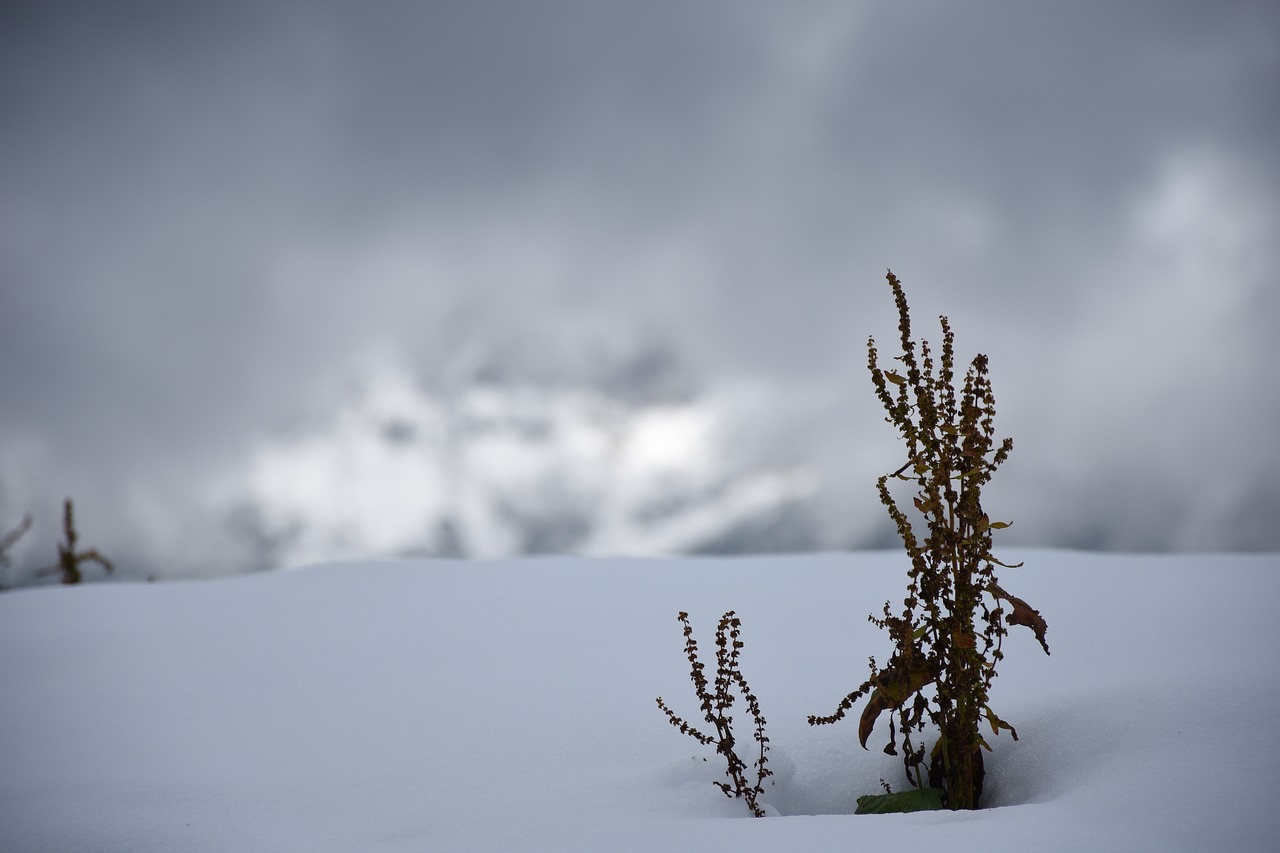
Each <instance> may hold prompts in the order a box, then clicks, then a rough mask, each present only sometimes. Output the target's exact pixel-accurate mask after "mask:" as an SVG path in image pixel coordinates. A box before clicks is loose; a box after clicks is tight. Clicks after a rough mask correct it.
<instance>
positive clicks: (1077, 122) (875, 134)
mask: <svg viewBox="0 0 1280 853" xmlns="http://www.w3.org/2000/svg"><path fill="white" fill-rule="evenodd" d="M0 110H2V113H0V115H2V116H3V118H2V119H0V394H2V397H0V533H3V532H4V531H6V530H9V529H10V528H12V527H14V526H16V525H17V524H18V523H19V522H20V521H21V519H22V517H23V515H24V513H28V512H30V513H31V514H32V515H33V517H34V521H35V523H34V526H33V528H32V529H31V530H30V531H29V532H28V533H27V535H25V536H24V537H23V538H22V539H21V540H20V541H19V542H18V543H17V544H16V545H14V546H13V548H11V549H10V552H9V556H10V557H11V558H12V565H11V566H10V567H8V568H6V569H4V570H3V578H0V582H3V584H4V585H6V586H9V585H15V584H21V583H23V582H26V581H27V580H29V579H30V578H31V576H32V574H33V573H34V571H35V570H36V569H38V568H39V567H40V566H41V565H48V564H49V563H51V562H53V558H54V556H55V555H54V548H53V543H54V541H55V539H56V538H57V537H58V536H59V534H60V516H61V505H62V500H63V498H65V497H73V498H75V500H76V514H77V520H78V526H79V531H80V534H81V537H82V540H81V542H82V544H83V545H85V546H94V547H97V548H99V549H100V550H101V551H102V552H103V553H104V554H106V555H108V556H110V557H111V559H113V560H114V561H115V563H116V564H117V566H118V572H117V574H119V575H121V576H125V577H142V576H150V577H158V578H167V577H189V576H205V575H220V574H232V573H237V572H244V571H251V570H257V569H265V568H274V567H282V566H290V565H298V564H301V563H305V562H310V561H317V560H328V559H340V558H346V557H356V556H358V557H381V556H396V555H448V556H495V555H508V554H523V553H572V554H664V553H723V554H737V553H750V552H761V551H806V550H815V549H824V550H826V549H858V548H876V547H886V546H892V545H894V542H895V540H894V533H893V530H892V528H891V526H890V524H889V521H888V519H887V517H886V516H885V513H884V511H883V508H882V507H880V505H879V504H878V502H877V499H876V495H875V489H874V482H875V478H876V477H877V476H878V475H879V474H881V473H885V472H888V471H891V470H893V469H894V468H896V467H898V465H899V464H900V463H901V458H902V449H901V447H900V446H899V445H898V443H897V441H896V438H895V435H894V432H893V430H892V428H891V427H890V426H889V425H888V424H886V423H885V422H884V420H883V413H882V412H881V411H880V410H879V404H878V402H877V401H876V399H875V397H874V394H873V391H872V388H871V384H870V381H869V378H868V374H867V369H866V341H867V338H868V336H869V335H874V336H875V337H876V338H877V340H878V341H879V342H880V345H881V351H882V354H883V355H885V356H890V355H892V353H893V352H894V351H895V350H894V349H893V347H894V344H895V339H896V335H897V329H896V324H897V319H896V315H895V312H894V306H893V300H892V297H891V295H890V293H889V290H888V288H887V286H886V285H885V283H884V274H885V270H886V268H892V269H893V271H894V272H895V273H896V274H897V275H899V276H900V277H901V279H902V280H903V282H904V285H905V287H906V291H907V295H908V297H909V300H910V303H911V306H912V310H913V316H914V319H915V329H916V333H917V336H920V335H925V336H928V337H930V338H933V339H935V340H936V338H937V335H938V332H937V324H936V320H935V318H936V317H937V315H939V314H946V315H948V316H949V317H950V319H951V322H952V324H953V327H954V328H955V331H956V335H957V351H958V354H959V356H960V357H961V358H962V359H963V360H964V361H966V362H967V361H968V359H969V358H970V357H971V356H972V355H973V354H974V353H977V352H984V353H986V354H987V355H988V356H989V357H990V359H991V374H992V380H993V383H994V386H995V392H996V397H997V403H998V405H999V407H1000V408H999V415H998V418H997V423H996V428H997V431H998V433H999V435H1000V436H1004V435H1011V436H1013V437H1014V439H1015V449H1014V452H1013V454H1012V456H1011V457H1010V459H1009V461H1008V463H1007V464H1006V465H1005V466H1004V467H1003V468H1002V469H1001V470H1000V471H999V472H998V474H997V476H996V478H995V480H994V481H993V482H992V484H991V485H990V486H989V487H988V491H987V497H986V505H987V507H988V509H989V510H990V512H991V513H992V515H993V517H999V518H1003V519H1006V520H1011V521H1013V523H1014V524H1013V527H1011V528H1009V529H1008V530H1006V531H1002V532H1001V535H1000V536H998V538H997V544H998V545H1000V544H1005V545H1034V546H1046V547H1066V548H1084V549H1105V550H1124V551H1155V552H1178V551H1205V550H1208V551H1249V550H1276V549H1280V442H1278V441H1277V437H1276V436H1277V425H1278V424H1280V382H1278V381H1277V378H1276V366H1277V365H1278V364H1280V345H1278V344H1277V340H1276V332H1275V327H1276V324H1277V321H1278V320H1280V287H1278V284H1280V282H1278V281H1277V272H1278V270H1280V264H1278V261H1280V239H1277V237H1280V157H1277V154H1276V151H1277V148H1276V140H1277V139H1280V6H1277V4H1275V3H1274V2H1270V0H1257V2H1249V0H1241V2H1233V0H1159V2H1156V0H1149V1H1146V2H1144V0H1134V2H1125V3H1115V2H1110V0H1106V2H1102V0H1078V2H1072V3H1061V2H1035V0H1007V1H1006V2H993V0H976V2H966V3H952V2H900V0H895V2H879V1H878V0H865V1H864V2H850V0H846V2H823V0H788V2H787V3H770V2H749V1H748V0H744V1H743V2H714V0H711V1H710V2H696V3H691V2H687V0H681V1H680V2H667V0H647V2H644V3H634V2H631V3H624V2H611V0H579V2H558V0H544V1H543V2H518V0H510V2H501V0H465V2H464V0H458V2H445V0H441V2H423V3H415V2H391V0H360V1H359V2H355V0H351V1H350V2H345V0H310V2H290V0H276V2H271V3H261V2H248V1H247V0H219V2H206V3H199V2H174V1H173V0H164V2H161V0H156V2H142V1H141V0H138V2H78V3H77V2H57V0H42V2H8V3H5V4H4V5H3V6H2V7H0ZM94 574H95V570H94V569H92V568H88V569H87V570H86V575H87V576H91V575H94Z"/></svg>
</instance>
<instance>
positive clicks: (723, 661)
mask: <svg viewBox="0 0 1280 853" xmlns="http://www.w3.org/2000/svg"><path fill="white" fill-rule="evenodd" d="M676 618H677V619H679V620H680V623H681V624H682V625H683V626H684V653H685V657H687V658H688V659H689V665H690V667H691V671H690V677H691V678H692V679H693V690H694V693H696V694H697V696H698V699H699V701H700V702H701V708H702V715H703V718H704V719H705V720H706V721H707V722H708V723H710V724H711V725H712V726H713V727H714V728H715V735H709V734H704V733H703V732H701V731H699V730H698V729H696V728H694V727H693V726H691V725H689V724H688V723H687V722H685V721H684V720H683V719H681V718H680V717H679V716H677V715H676V713H675V712H674V711H672V710H671V709H670V708H669V707H667V703H666V702H665V701H663V699H662V697H661V696H659V697H658V707H659V708H661V709H662V711H663V713H665V714H666V715H667V719H668V720H669V721H670V722H671V725H673V726H675V727H676V728H677V729H679V730H680V731H681V732H682V733H683V734H687V735H689V736H690V737H692V738H693V739H694V740H696V741H698V742H699V743H701V744H703V745H704V746H711V745H712V744H715V747H716V752H717V753H719V754H720V755H722V756H723V757H724V760H725V762H726V764H727V765H728V767H727V769H726V770H725V775H726V776H728V777H729V780H730V781H731V782H732V783H733V784H732V785H730V784H729V783H727V782H715V783H713V784H714V785H715V786H716V787H717V788H719V789H720V790H722V791H724V795H725V796H726V797H729V798H731V799H732V798H733V797H743V798H745V799H746V801H747V808H748V809H750V810H751V813H752V814H753V815H755V816H756V817H764V809H763V808H762V807H761V806H760V803H759V797H760V794H761V793H762V792H763V790H764V787H763V786H764V780H765V779H766V778H768V777H770V776H772V775H773V771H772V770H770V769H769V767H768V762H769V759H768V757H767V756H768V752H769V738H768V737H766V736H765V733H764V723H765V720H764V716H763V715H762V714H761V713H760V702H759V701H758V700H757V699H756V697H755V694H753V693H752V692H751V688H750V687H748V686H747V679H746V678H745V677H744V676H743V675H742V670H741V669H739V668H738V658H739V654H740V652H741V651H742V647H743V642H742V639H741V636H742V621H741V620H740V619H738V617H737V616H736V615H735V614H734V612H733V611H732V610H730V611H729V612H728V613H726V614H724V616H722V617H720V624H719V625H717V626H716V676H715V681H714V682H713V683H712V685H711V688H712V689H711V690H708V684H707V677H706V675H705V674H704V670H705V667H704V665H703V664H702V662H701V661H700V660H698V641H697V640H695V639H694V638H693V627H692V626H691V625H690V624H689V614H688V613H685V612H684V611H681V612H680V614H679V616H677V617H676ZM735 687H736V688H737V689H738V690H739V691H740V692H741V693H742V697H743V699H744V700H745V701H746V704H747V712H748V713H749V714H750V715H751V719H752V720H754V721H755V740H756V744H757V746H758V747H759V755H758V757H757V758H756V760H755V763H754V767H755V775H756V781H755V784H754V785H749V784H747V765H746V763H745V762H744V761H743V760H742V759H741V758H739V757H738V753H737V752H736V751H735V750H734V746H735V740H734V737H733V718H732V717H730V716H729V715H728V713H727V712H728V710H729V708H730V707H732V705H733V703H734V700H735V699H736V698H737V697H736V696H735V695H734V693H733V692H732V691H733V689H734V688H735Z"/></svg>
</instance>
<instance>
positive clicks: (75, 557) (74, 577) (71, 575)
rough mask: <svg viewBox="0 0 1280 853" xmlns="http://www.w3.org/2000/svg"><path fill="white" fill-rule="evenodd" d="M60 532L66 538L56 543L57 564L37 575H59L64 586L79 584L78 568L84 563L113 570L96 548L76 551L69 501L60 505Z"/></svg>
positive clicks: (74, 531) (74, 526) (72, 513)
mask: <svg viewBox="0 0 1280 853" xmlns="http://www.w3.org/2000/svg"><path fill="white" fill-rule="evenodd" d="M62 532H63V536H65V537H66V541H65V542H59V543H58V562H57V563H56V564H54V565H52V566H49V567H48V568H45V569H41V570H40V572H39V573H38V574H41V575H53V574H59V573H60V574H61V575H62V582H63V583H64V584H73V583H80V581H81V579H82V578H81V575H80V566H81V565H82V564H84V563H97V564H98V565H100V566H102V568H104V569H106V570H107V572H108V573H110V572H112V571H113V570H114V569H115V566H113V565H112V564H111V561H110V560H108V559H107V558H106V557H104V556H102V555H101V554H99V553H98V549H97V548H89V549H88V550H85V551H77V550H76V539H77V538H78V537H77V536H76V522H75V514H74V510H73V509H72V506H71V499H70V498H67V500H66V501H65V502H64V503H63V505H62Z"/></svg>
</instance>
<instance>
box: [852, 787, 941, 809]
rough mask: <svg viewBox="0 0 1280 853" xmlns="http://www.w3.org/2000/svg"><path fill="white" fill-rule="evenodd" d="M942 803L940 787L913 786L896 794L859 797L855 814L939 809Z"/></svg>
mask: <svg viewBox="0 0 1280 853" xmlns="http://www.w3.org/2000/svg"><path fill="white" fill-rule="evenodd" d="M942 808H944V806H943V805H942V790H941V789H940V788H912V789H910V790H908V791H899V792H897V793H896V794H867V795H866V796H865V797H858V808H857V809H856V810H855V811H854V814H903V813H905V812H932V811H939V810H941V809H942Z"/></svg>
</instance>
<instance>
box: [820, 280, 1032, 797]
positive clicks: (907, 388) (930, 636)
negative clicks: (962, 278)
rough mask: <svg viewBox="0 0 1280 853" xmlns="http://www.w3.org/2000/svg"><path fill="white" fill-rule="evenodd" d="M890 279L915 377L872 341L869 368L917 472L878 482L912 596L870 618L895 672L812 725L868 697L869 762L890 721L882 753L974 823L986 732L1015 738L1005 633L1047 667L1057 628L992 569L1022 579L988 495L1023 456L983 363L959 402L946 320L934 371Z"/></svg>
mask: <svg viewBox="0 0 1280 853" xmlns="http://www.w3.org/2000/svg"><path fill="white" fill-rule="evenodd" d="M887 277H888V282H889V286H890V288H891V289H892V291H893V295H894V298H895V300H896V302H897V307H898V318H899V324H898V329H899V331H900V332H901V344H902V354H901V355H899V356H897V357H896V360H897V361H899V362H901V363H902V369H903V371H904V372H905V374H906V375H905V376H904V375H902V374H901V373H899V372H896V371H893V370H885V369H882V368H881V367H880V364H879V360H878V354H877V351H876V345H875V339H874V338H873V339H871V340H869V341H868V342H867V350H868V367H869V368H870V370H871V380H872V383H873V384H874V386H875V389H876V396H877V397H879V399H880V402H881V403H882V404H883V405H884V407H885V410H886V411H887V412H888V417H887V418H886V419H885V420H886V421H887V422H888V423H890V424H893V425H894V426H895V427H896V428H897V430H898V432H899V434H900V436H901V437H902V439H903V441H904V442H905V443H906V446H907V461H906V462H905V463H904V464H903V465H902V467H900V468H898V470H896V471H894V472H893V473H892V474H886V475H884V476H882V477H880V478H879V481H878V482H877V489H878V491H879V494H880V501H881V503H883V504H884V505H885V507H886V508H887V510H888V512H889V516H890V517H891V518H892V519H893V521H894V524H895V525H896V527H897V530H898V535H899V536H900V537H901V539H902V543H903V545H904V547H905V548H906V551H907V554H908V556H909V557H910V560H911V565H910V568H909V569H908V572H907V576H908V580H907V594H906V597H905V599H904V600H903V605H902V610H901V612H900V614H899V615H894V614H893V613H892V611H891V609H890V605H889V604H888V603H887V602H886V603H885V605H884V610H883V615H882V616H879V617H877V616H874V615H872V616H870V617H869V619H870V621H871V622H872V623H873V624H875V625H876V626H878V627H880V628H882V629H884V630H885V631H887V632H888V634H889V637H890V639H892V640H893V643H894V651H893V654H892V656H891V657H890V659H889V662H888V663H887V664H886V665H885V666H884V667H879V666H877V665H876V662H875V659H874V658H872V659H871V661H870V663H871V676H870V677H869V678H868V679H867V680H866V681H864V682H863V683H862V685H861V686H859V687H858V688H857V689H856V690H854V691H853V692H851V693H849V694H848V695H847V696H846V697H845V698H844V699H843V700H841V702H840V704H839V707H838V708H837V709H836V711H835V713H834V714H831V715H830V716H826V717H818V716H811V717H810V718H809V723H810V724H811V725H826V724H831V723H835V722H837V721H839V720H841V719H843V718H844V716H845V713H846V712H847V711H848V710H850V709H851V708H852V707H853V704H854V703H855V702H856V701H857V700H858V699H860V698H862V697H863V696H867V695H868V694H870V695H869V698H868V699H867V702H866V706H865V707H864V709H863V712H862V717H861V719H860V721H859V724H858V740H859V742H860V743H861V744H862V746H863V748H864V749H865V748H866V745H867V738H868V737H869V736H870V734H871V731H872V729H873V727H874V726H875V722H876V720H877V718H878V717H879V716H880V714H881V712H883V711H890V712H896V715H897V721H896V722H897V724H896V726H895V721H894V717H893V715H892V714H891V716H890V719H889V743H888V745H887V746H886V747H885V752H886V753H888V754H890V755H897V754H898V747H899V741H900V746H901V749H902V755H903V762H904V765H905V767H906V771H907V778H908V779H909V780H910V782H911V784H912V785H914V786H915V787H917V788H924V787H935V788H940V789H941V790H942V792H943V794H942V796H943V800H944V802H945V803H946V805H947V807H948V808H952V809H972V808H977V807H978V802H979V799H980V797H981V794H982V780H983V776H984V773H985V771H984V769H983V760H982V750H983V748H986V749H988V750H990V746H989V745H988V744H987V742H986V740H985V739H984V738H983V736H982V732H981V731H980V723H981V721H982V719H984V718H985V719H986V721H987V723H988V724H989V725H990V726H991V731H992V734H998V733H999V732H1000V730H1001V729H1007V730H1008V731H1009V733H1010V734H1011V735H1013V738H1014V740H1017V738H1018V734H1017V732H1016V731H1015V730H1014V728H1013V726H1011V725H1009V724H1008V723H1006V722H1005V721H1004V720H1002V719H1000V717H998V716H996V713H995V712H994V711H993V710H992V709H991V706H990V704H989V703H988V694H989V692H990V688H991V683H992V680H993V679H994V678H995V677H996V665H997V664H998V663H999V661H1000V660H1001V659H1003V657H1004V653H1003V651H1002V650H1001V641H1002V640H1003V638H1004V637H1005V636H1006V634H1007V633H1008V631H1007V629H1006V625H1024V626H1027V627H1029V628H1031V629H1032V631H1034V632H1035V635H1036V639H1037V640H1039V642H1040V644H1041V646H1043V647H1044V650H1045V653H1046V654H1047V653H1048V651H1049V647H1048V645H1047V644H1046V642H1045V631H1046V628H1047V626H1046V624H1045V621H1044V619H1043V618H1041V616H1040V614H1039V612H1038V611H1036V610H1033V609H1032V608H1031V607H1030V606H1029V605H1028V604H1027V603H1026V602H1024V601H1022V600H1021V599H1019V598H1016V597H1014V596H1012V595H1010V594H1009V593H1007V592H1005V591H1004V589H1003V588H1001V586H1000V585H999V583H998V582H997V580H996V575H995V567H996V566H1004V567H1005V568H1017V566H1008V565H1006V564H1005V563H1002V562H1000V561H999V560H997V559H996V558H995V557H994V556H992V554H991V547H992V543H991V534H992V531H993V530H998V529H1001V528H1004V527H1008V526H1009V525H1008V524H1007V523H1005V522H1000V521H992V520H991V519H990V517H989V516H988V515H987V513H986V512H985V511H984V510H983V507H982V501H981V494H982V487H983V486H984V485H985V484H986V483H987V482H988V481H990V479H991V475H992V472H994V471H995V469H996V468H997V467H998V466H999V465H1000V464H1001V463H1003V462H1004V461H1005V459H1006V458H1007V457H1008V455H1009V452H1010V451H1011V450H1012V449H1013V440H1012V439H1009V438H1006V439H1004V440H1003V441H1002V442H1001V443H1000V444H999V445H998V446H997V445H996V444H995V441H994V419H995V396H994V394H993V393H992V389H991V383H990V380H989V378H988V376H987V358H986V356H985V355H977V356H975V357H974V359H973V361H972V362H971V363H970V365H969V369H968V371H967V372H966V373H965V376H964V383H963V385H962V386H961V388H960V389H959V390H957V388H956V387H955V384H954V380H955V372H954V368H955V352H954V344H953V336H952V332H951V326H950V323H949V322H948V320H947V318H946V317H945V316H944V317H941V318H940V320H941V326H942V352H941V354H940V363H939V364H938V365H935V363H934V360H933V352H932V350H931V349H930V347H929V343H928V341H927V340H922V341H920V344H919V354H918V355H917V350H916V343H915V342H914V341H913V340H912V339H911V320H910V317H909V314H908V309H907V299H906V296H905V295H904V293H903V290H902V285H901V283H900V282H899V281H898V279H897V277H896V276H894V274H893V273H892V272H890V273H889V274H888V276H887ZM890 479H897V480H903V481H907V482H911V483H913V484H914V485H915V487H916V494H915V496H914V499H913V504H914V506H915V509H916V510H917V512H918V513H919V516H920V517H922V519H923V521H924V524H925V527H926V529H927V530H928V533H927V535H925V537H924V538H923V540H921V539H920V538H918V537H917V535H916V530H915V527H913V525H912V523H911V520H910V519H909V518H908V516H907V514H906V512H904V511H903V510H902V508H901V507H899V505H898V504H897V502H896V501H895V500H894V498H893V496H892V495H891V494H890V492H889V485H888V482H889V480H890ZM1018 565H1019V566H1020V565H1021V563H1019V564H1018ZM1006 606H1007V608H1008V609H1007V610H1006ZM929 688H932V689H931V690H929ZM926 691H928V692H926ZM926 722H928V723H932V726H933V728H934V729H935V730H936V736H937V740H936V741H935V743H934V745H933V747H932V749H926V747H925V745H924V743H923V741H922V739H923V732H924V729H925V724H926ZM926 753H927V754H928V758H929V763H928V775H927V776H926V774H925V757H926Z"/></svg>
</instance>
